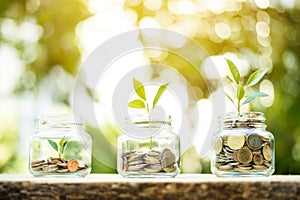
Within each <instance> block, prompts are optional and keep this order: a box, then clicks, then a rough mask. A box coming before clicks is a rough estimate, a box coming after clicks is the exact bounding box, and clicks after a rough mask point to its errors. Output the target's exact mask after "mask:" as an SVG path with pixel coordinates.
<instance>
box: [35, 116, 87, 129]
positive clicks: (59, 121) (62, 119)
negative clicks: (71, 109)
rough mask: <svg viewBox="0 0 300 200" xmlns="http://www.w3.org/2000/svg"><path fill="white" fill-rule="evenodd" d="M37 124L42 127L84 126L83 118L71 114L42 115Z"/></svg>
mask: <svg viewBox="0 0 300 200" xmlns="http://www.w3.org/2000/svg"><path fill="white" fill-rule="evenodd" d="M37 122H38V123H39V124H40V125H62V126H64V125H79V126H82V125H83V119H82V117H79V116H75V115H72V114H69V113H50V114H40V115H39V117H38V119H37Z"/></svg>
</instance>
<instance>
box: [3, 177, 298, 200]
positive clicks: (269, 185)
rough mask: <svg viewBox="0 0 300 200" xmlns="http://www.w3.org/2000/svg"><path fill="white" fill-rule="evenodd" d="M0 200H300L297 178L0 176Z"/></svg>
mask: <svg viewBox="0 0 300 200" xmlns="http://www.w3.org/2000/svg"><path fill="white" fill-rule="evenodd" d="M0 199H226V200H227V199H228V200H230V199H272V200H273V199H300V176H271V177H255V178H250V177H247V178H217V177H215V176H213V175H205V174H182V175H179V176H178V177H176V178H166V179H165V178H163V179H158V178H134V179H128V178H122V177H120V176H119V175H115V174H112V175H109V174H92V175H89V176H88V177H86V178H34V177H32V176H26V175H0Z"/></svg>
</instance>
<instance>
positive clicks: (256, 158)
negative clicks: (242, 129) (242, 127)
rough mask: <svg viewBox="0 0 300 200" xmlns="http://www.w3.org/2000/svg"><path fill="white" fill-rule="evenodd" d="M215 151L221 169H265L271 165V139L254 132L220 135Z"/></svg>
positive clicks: (239, 170)
mask: <svg viewBox="0 0 300 200" xmlns="http://www.w3.org/2000/svg"><path fill="white" fill-rule="evenodd" d="M215 152H216V162H215V167H216V168H217V169H218V170H221V171H238V172H252V171H253V172H254V171H266V170H268V169H269V168H270V167H271V165H272V164H271V161H272V149H271V139H270V138H268V137H265V136H262V135H259V134H256V133H251V134H247V135H228V136H223V137H220V138H219V139H218V141H217V143H216V145H215Z"/></svg>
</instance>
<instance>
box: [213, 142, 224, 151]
mask: <svg viewBox="0 0 300 200" xmlns="http://www.w3.org/2000/svg"><path fill="white" fill-rule="evenodd" d="M222 143H223V141H222V138H218V140H217V141H216V143H215V148H214V149H215V152H216V153H218V154H219V153H220V152H221V151H222V148H223V144H222Z"/></svg>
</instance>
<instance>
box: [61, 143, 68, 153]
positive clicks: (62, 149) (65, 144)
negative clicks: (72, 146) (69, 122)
mask: <svg viewBox="0 0 300 200" xmlns="http://www.w3.org/2000/svg"><path fill="white" fill-rule="evenodd" d="M67 143H68V141H67V140H66V141H65V142H64V144H63V145H62V147H61V154H64V152H65V149H66V147H67Z"/></svg>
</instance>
